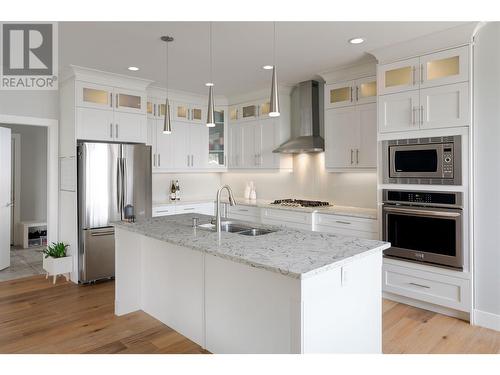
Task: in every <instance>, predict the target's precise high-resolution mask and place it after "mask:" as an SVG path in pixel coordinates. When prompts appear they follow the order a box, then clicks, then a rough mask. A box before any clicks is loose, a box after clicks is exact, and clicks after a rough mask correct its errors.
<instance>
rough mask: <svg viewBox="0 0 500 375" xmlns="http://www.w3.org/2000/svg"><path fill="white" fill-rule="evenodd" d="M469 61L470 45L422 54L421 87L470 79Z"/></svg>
mask: <svg viewBox="0 0 500 375" xmlns="http://www.w3.org/2000/svg"><path fill="white" fill-rule="evenodd" d="M468 61H469V47H468V46H464V47H460V48H455V49H451V50H447V51H442V52H437V53H432V54H429V55H424V56H421V57H420V68H419V69H420V71H419V78H420V88H426V87H434V86H440V85H447V84H451V83H457V82H465V81H468V80H469V64H468Z"/></svg>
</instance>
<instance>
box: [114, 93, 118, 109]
mask: <svg viewBox="0 0 500 375" xmlns="http://www.w3.org/2000/svg"><path fill="white" fill-rule="evenodd" d="M115 107H116V108H118V94H116V103H115Z"/></svg>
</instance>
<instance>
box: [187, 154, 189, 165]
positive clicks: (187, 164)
mask: <svg viewBox="0 0 500 375" xmlns="http://www.w3.org/2000/svg"><path fill="white" fill-rule="evenodd" d="M187 166H188V167H189V155H188V156H187Z"/></svg>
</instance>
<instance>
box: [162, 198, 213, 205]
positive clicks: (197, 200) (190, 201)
mask: <svg viewBox="0 0 500 375" xmlns="http://www.w3.org/2000/svg"><path fill="white" fill-rule="evenodd" d="M213 201H214V199H213V198H193V199H181V200H178V201H171V200H164V201H155V202H153V207H160V206H182V205H185V204H197V203H211V202H213Z"/></svg>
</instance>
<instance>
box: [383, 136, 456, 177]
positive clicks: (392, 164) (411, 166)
mask: <svg viewBox="0 0 500 375" xmlns="http://www.w3.org/2000/svg"><path fill="white" fill-rule="evenodd" d="M461 138H462V137H461V136H460V135H456V136H448V137H428V138H412V139H399V140H390V141H384V142H383V143H382V147H383V158H384V159H383V181H384V183H386V184H424V185H461V184H462V168H461V167H462V162H461V161H462V155H461V146H462V139H461Z"/></svg>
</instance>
